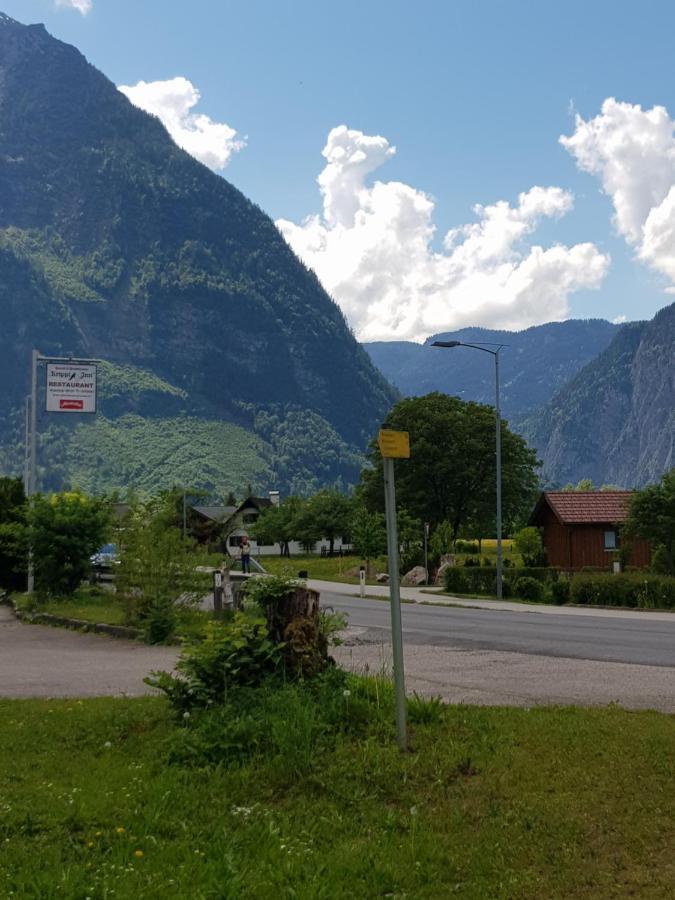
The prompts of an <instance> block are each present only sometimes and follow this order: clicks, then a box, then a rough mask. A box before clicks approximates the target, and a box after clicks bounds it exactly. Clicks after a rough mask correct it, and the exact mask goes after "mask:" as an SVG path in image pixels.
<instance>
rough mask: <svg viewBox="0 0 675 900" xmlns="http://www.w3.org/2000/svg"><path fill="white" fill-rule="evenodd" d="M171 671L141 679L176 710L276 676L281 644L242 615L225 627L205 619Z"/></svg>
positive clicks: (203, 704)
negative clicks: (202, 630) (200, 634)
mask: <svg viewBox="0 0 675 900" xmlns="http://www.w3.org/2000/svg"><path fill="white" fill-rule="evenodd" d="M176 669H177V671H178V674H177V675H170V674H168V673H167V672H153V673H151V675H150V677H149V678H146V679H145V680H146V683H147V684H149V685H150V686H151V687H155V688H158V689H159V690H160V691H163V692H164V693H165V694H166V695H167V697H168V698H169V702H170V703H171V705H172V706H173V707H174V709H176V710H180V711H189V710H190V709H192V708H193V707H199V706H201V707H206V706H211V705H213V704H222V703H223V701H224V699H225V697H226V694H227V691H228V689H229V688H230V687H237V686H245V687H255V686H258V685H261V684H263V682H265V681H267V680H269V679H271V678H274V677H275V676H277V675H280V673H281V670H282V646H281V645H280V644H275V643H273V642H272V641H271V640H270V639H269V637H268V636H267V631H266V629H265V627H264V625H261V624H258V623H256V624H251V623H249V622H246V621H245V619H244V617H243V615H242V614H237V615H236V616H235V617H234V620H233V621H232V622H231V623H229V624H227V625H225V624H222V623H220V622H209V623H208V625H207V627H206V637H205V639H204V640H203V641H202V642H201V643H194V644H191V645H189V646H188V647H186V648H185V649H184V650H183V652H182V654H181V657H180V659H179V660H178V663H177V664H176Z"/></svg>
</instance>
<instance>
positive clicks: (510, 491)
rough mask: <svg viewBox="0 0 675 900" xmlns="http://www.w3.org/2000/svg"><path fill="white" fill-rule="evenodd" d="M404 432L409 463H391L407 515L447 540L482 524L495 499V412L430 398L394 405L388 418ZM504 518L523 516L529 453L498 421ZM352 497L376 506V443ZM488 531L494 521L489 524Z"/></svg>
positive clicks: (531, 464)
mask: <svg viewBox="0 0 675 900" xmlns="http://www.w3.org/2000/svg"><path fill="white" fill-rule="evenodd" d="M387 422H388V423H389V424H390V425H391V427H392V428H397V429H401V430H404V431H408V432H409V433H410V446H411V457H410V459H406V460H401V461H400V462H397V463H396V494H397V497H398V500H399V502H400V504H401V506H404V507H405V508H406V509H408V511H409V512H410V514H411V515H413V516H415V517H417V518H419V519H421V520H423V521H427V522H431V523H434V524H437V523H439V522H443V521H447V522H449V523H450V526H451V529H452V539H453V540H454V539H455V538H456V537H457V535H458V533H459V530H460V528H462V527H464V526H468V525H469V524H470V523H471V522H472V521H475V520H481V521H483V520H484V519H485V516H486V513H485V511H486V509H488V508H490V509H492V506H493V505H494V498H495V450H494V433H495V423H494V411H493V409H492V408H491V407H489V406H484V405H483V404H480V403H473V402H470V403H465V402H463V401H462V400H459V399H458V398H457V397H449V396H447V395H445V394H440V393H432V394H427V395H426V396H424V397H410V398H407V399H404V400H400V401H399V402H398V403H397V404H396V405H395V406H394V407H393V408H392V409H391V411H390V413H389V415H388V416H387ZM501 442H502V507H503V515H504V519H505V520H508V519H511V518H515V517H516V516H517V515H518V514H522V512H523V510H527V511H529V508H530V507H531V505H532V503H533V500H534V497H535V495H536V491H537V476H536V474H535V469H536V467H537V465H538V463H537V458H536V454H535V452H534V450H531V449H530V448H529V447H528V446H527V444H526V443H525V441H524V440H523V439H522V438H521V437H520V436H519V435H517V434H514V433H513V432H511V431H510V430H509V428H508V426H507V423H506V422H504V421H502V427H501ZM369 460H370V464H371V465H370V467H369V468H367V469H365V470H364V471H363V472H362V474H361V479H362V481H361V486H360V490H359V495H360V496H361V498H362V499H363V500H364V501H365V503H366V505H367V506H368V508H369V509H372V510H378V509H379V510H381V509H382V508H383V499H384V497H383V478H382V461H381V459H380V454H379V451H378V449H377V444H376V442H375V441H373V443H372V444H371V446H370V450H369ZM491 521H492V524H493V528H494V519H492V520H491Z"/></svg>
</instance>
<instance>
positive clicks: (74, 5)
mask: <svg viewBox="0 0 675 900" xmlns="http://www.w3.org/2000/svg"><path fill="white" fill-rule="evenodd" d="M91 2H92V0H56V5H57V6H65V7H67V8H68V9H76V10H77V11H78V12H79V13H81V14H82V15H83V16H86V15H87V13H88V12H91Z"/></svg>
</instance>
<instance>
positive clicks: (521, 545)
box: [513, 525, 544, 567]
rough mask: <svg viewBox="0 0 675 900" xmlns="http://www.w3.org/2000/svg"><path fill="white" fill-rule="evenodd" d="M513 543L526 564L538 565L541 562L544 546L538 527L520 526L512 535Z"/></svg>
mask: <svg viewBox="0 0 675 900" xmlns="http://www.w3.org/2000/svg"><path fill="white" fill-rule="evenodd" d="M513 545H514V547H515V548H516V550H517V551H518V553H520V555H521V556H522V557H523V563H524V564H525V565H526V566H532V567H534V566H539V565H541V564H542V562H543V556H544V546H543V544H542V542H541V534H540V532H539V529H538V528H534V527H533V526H532V525H529V526H527V527H526V528H521V529H520V531H518V532H516V534H514V536H513Z"/></svg>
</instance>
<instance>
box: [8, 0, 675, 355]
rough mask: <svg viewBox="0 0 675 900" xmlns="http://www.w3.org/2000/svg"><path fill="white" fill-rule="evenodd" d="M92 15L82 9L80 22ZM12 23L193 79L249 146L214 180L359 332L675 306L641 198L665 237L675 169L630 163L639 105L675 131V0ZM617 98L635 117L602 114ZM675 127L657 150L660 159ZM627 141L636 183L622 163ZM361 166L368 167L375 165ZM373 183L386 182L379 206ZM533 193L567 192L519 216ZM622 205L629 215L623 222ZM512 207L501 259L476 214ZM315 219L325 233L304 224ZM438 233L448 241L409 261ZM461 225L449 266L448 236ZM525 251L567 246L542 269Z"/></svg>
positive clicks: (40, 12) (115, 72) (208, 104)
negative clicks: (660, 112)
mask: <svg viewBox="0 0 675 900" xmlns="http://www.w3.org/2000/svg"><path fill="white" fill-rule="evenodd" d="M89 3H90V5H91V9H90V10H89V11H88V12H87V13H86V15H82V14H80V13H79V12H78V11H77V10H75V9H72V8H69V7H70V6H72V5H75V6H77V5H78V4H79V5H84V6H87V5H89ZM0 9H1V10H3V11H4V12H6V13H7V14H9V15H10V16H13V17H14V18H17V19H19V20H20V21H23V22H44V23H45V25H46V27H47V29H48V30H49V31H50V32H51V33H52V34H53V35H55V36H56V37H58V38H60V39H62V40H64V41H67V42H68V43H72V44H75V45H76V46H77V47H78V48H79V49H80V50H81V51H82V52H83V53H84V54H85V56H86V57H87V58H88V59H89V61H90V62H92V63H93V64H94V65H96V66H97V67H98V68H99V69H101V70H102V71H103V72H104V73H105V74H106V75H107V76H108V77H109V78H111V79H112V80H113V81H114V82H115V83H116V84H121V85H128V86H134V85H136V84H137V83H138V82H139V81H141V80H143V81H146V82H155V81H166V80H169V79H173V78H175V77H177V76H180V77H182V78H184V79H186V80H187V81H189V82H190V83H191V85H192V86H194V88H196V89H197V90H198V91H199V92H200V94H201V98H200V100H199V103H198V105H196V106H195V107H194V108H193V109H192V110H191V111H192V112H199V113H203V114H205V115H207V116H209V117H210V119H211V120H213V122H216V123H227V125H229V126H230V128H231V129H233V130H235V131H236V132H237V137H238V138H241V139H245V144H246V145H245V147H243V148H242V149H239V150H238V151H236V152H232V154H231V156H230V158H229V161H228V164H227V166H226V168H224V169H223V170H222V174H223V175H224V176H225V177H226V178H228V179H229V180H230V181H232V182H233V183H234V184H235V185H236V186H237V187H239V188H240V189H241V190H242V191H243V192H244V193H245V194H247V195H248V196H249V197H251V198H252V199H253V200H255V201H256V202H257V203H259V204H260V205H261V206H262V207H263V209H265V210H266V211H267V212H268V213H269V214H270V215H271V216H272V217H273V218H274V219H275V220H284V222H282V223H280V227H282V231H283V232H284V234H285V235H286V237H287V239H288V240H289V242H290V243H291V245H292V246H293V247H294V248H295V249H296V251H297V252H298V253H300V254H301V255H303V258H305V259H306V261H308V262H309V263H310V264H311V265H313V266H314V267H315V268H316V270H317V273H318V274H319V277H320V278H321V279H322V281H323V282H324V284H325V285H326V287H327V288H328V289H329V290H330V291H331V293H332V294H333V296H335V297H336V299H337V300H338V302H340V305H341V306H342V307H343V309H344V310H345V313H346V314H347V316H348V318H349V320H350V322H351V323H352V324H353V326H354V328H355V330H356V331H357V333H358V334H359V335H360V336H361V337H363V338H365V339H371V338H372V339H374V338H385V339H390V338H394V337H401V338H404V337H405V338H415V339H420V338H422V337H424V336H425V335H426V334H428V333H430V332H431V331H434V330H441V329H442V328H444V327H454V326H460V325H466V324H485V325H490V324H495V325H502V326H506V327H523V326H526V325H529V324H533V323H536V322H538V321H547V320H548V319H552V318H563V317H565V316H567V315H571V316H579V317H590V316H603V317H607V318H610V319H614V318H615V317H618V316H625V317H626V318H627V319H629V320H630V319H636V318H646V317H651V316H652V315H653V314H654V312H655V311H656V310H657V309H659V308H660V307H662V306H664V305H666V304H667V303H669V302H671V301H672V296H670V295H669V294H668V293H665V292H664V289H665V288H666V287H668V286H671V285H672V284H673V283H674V281H673V279H674V278H675V261H673V263H672V265H671V256H672V254H675V249H674V250H673V251H672V253H671V252H670V251H669V249H668V246H667V245H668V241H669V233H666V235H665V237H664V236H663V231H662V229H661V230H660V231H658V234H657V235H656V237H655V236H654V234H653V231H654V229H653V228H652V230H651V231H650V230H649V228H647V230H646V231H644V230H643V226H645V222H646V220H647V214H648V212H649V209H651V207H649V208H643V207H644V204H641V201H640V199H639V197H640V196H642V195H643V194H644V195H645V196H647V195H648V196H650V197H652V206H653V207H657V208H658V209H657V211H656V213H655V214H654V216H653V217H652V219H653V220H655V221H657V225H659V223H661V224H662V223H663V220H664V218H665V219H666V220H667V222H670V217H671V214H670V207H669V205H668V204H666V205H665V206H663V207H661V206H660V204H661V203H662V202H664V203H665V198H666V196H667V194H668V191H667V189H668V187H669V182H668V179H669V178H670V177H671V175H670V168H668V167H669V166H670V165H671V163H670V161H668V162H667V163H664V165H665V166H666V169H667V170H668V171H667V172H662V174H661V177H660V180H659V183H658V185H657V186H656V187H655V185H654V184H653V183H652V182H650V177H653V176H650V173H649V172H648V171H646V169H645V171H642V170H641V169H640V165H641V164H642V163H641V159H640V153H639V152H638V151H637V150H636V147H639V146H640V145H641V140H642V138H641V134H642V131H641V129H642V128H643V126H644V128H646V129H647V131H649V122H647V120H646V119H644V112H645V111H647V110H649V109H651V108H652V107H653V106H655V105H662V106H664V107H665V108H666V109H667V110H668V113H669V114H670V115H671V116H675V96H674V94H675V79H674V78H673V68H674V67H673V52H672V47H673V37H672V36H673V34H674V33H675V6H673V5H672V4H670V3H667V2H651V3H650V2H643V3H641V4H639V5H638V4H636V3H627V2H620V0H619V2H605V0H596V2H593V3H588V0H586V2H585V3H581V2H577V0H567V2H565V3H564V4H547V3H542V2H541V0H539V2H532V0H520V2H515V0H512V2H499V0H490V2H475V0H474V2H451V0H445V2H442V0H436V2H429V0H416V2H415V3H412V2H401V0H387V2H380V0H360V2H353V0H342V2H341V3H340V4H334V3H333V4H329V3H325V2H321V0H313V2H310V0H289V2H279V0H276V2H273V0H247V2H239V0H237V2H225V0H219V2H216V0H212V2H209V0H192V2H190V3H189V4H183V3H178V2H174V0H142V2H140V0H133V2H132V0H61V6H60V7H57V2H56V0H0ZM611 97H614V98H616V100H617V101H619V103H620V104H624V106H619V107H616V108H611V109H608V110H607V111H606V112H604V113H602V114H601V109H602V105H603V102H604V101H605V100H606V99H607V98H611ZM638 104H639V105H641V107H642V110H641V111H637V105H638ZM629 106H630V108H629ZM575 113H578V114H579V115H580V116H581V117H582V120H583V121H584V122H585V123H590V122H591V120H596V126H597V127H596V128H595V130H594V133H593V134H590V133H589V131H588V129H587V130H586V132H585V133H581V132H580V131H578V132H577V136H578V144H577V145H576V149H570V148H569V147H568V148H567V149H566V148H565V147H563V146H561V144H560V143H559V142H558V138H559V136H560V135H568V136H571V135H572V134H574V133H575V129H577V126H576V125H575V120H574V114H575ZM342 124H344V125H346V126H348V129H349V132H347V133H345V134H336V135H334V136H333V138H332V148H333V152H334V153H336V154H337V155H334V156H333V157H332V159H333V163H334V165H333V168H332V169H331V171H329V172H327V174H326V176H325V179H324V185H323V187H324V195H323V201H324V206H323V208H322V196H321V195H320V193H319V188H318V186H317V183H316V178H317V176H318V174H319V173H320V172H321V171H322V169H324V166H326V160H325V159H324V158H323V157H322V155H321V151H322V149H323V148H324V145H325V144H326V141H327V137H328V135H329V132H331V130H332V129H334V128H335V127H336V126H339V125H342ZM589 127H590V126H589ZM668 127H669V120H666V122H665V123H664V122H661V124H660V126H659V130H658V135H657V136H656V137H654V142H655V146H654V149H653V152H654V153H655V154H659V153H661V154H662V156H663V158H664V159H665V160H670V155H669V149H670V148H669V145H668V134H667V132H668ZM671 131H672V129H671ZM359 135H360V136H359ZM617 135H618V136H619V141H620V143H621V146H622V147H623V148H624V151H625V154H627V157H628V159H629V167H631V166H632V168H631V171H630V173H629V176H626V177H629V183H628V184H625V183H623V182H622V181H621V178H622V177H623V175H622V173H621V172H618V168H620V165H619V160H618V159H617V158H613V157H612V153H613V152H615V151H614V150H613V149H612V148H613V147H615V146H616V138H617ZM366 136H382V137H383V138H386V141H387V142H388V144H383V143H380V144H374V143H372V142H371V143H368V142H367V141H366V139H365V138H366ZM392 145H395V147H396V153H395V154H394V155H392V154H391V153H390V152H389V151H390V147H391V146H392ZM656 145H658V146H656ZM355 153H356V154H362V153H365V156H366V157H368V159H367V161H366V162H365V163H364V164H363V166H364V168H363V170H359V165H360V164H359V163H358V161H357V162H356V163H354V160H355V159H356V157H355V156H354V154H355ZM345 154H346V156H345ZM350 154H351V156H350ZM371 154H372V156H371ZM347 156H349V157H350V160H351V161H350V163H349V165H350V166H351V168H350V169H349V171H347V170H346V169H345V167H344V165H343V162H342V161H343V160H344V159H346V158H347ZM673 156H674V157H675V149H673ZM360 158H361V157H360V156H359V159H360ZM376 158H377V159H379V160H380V162H381V164H378V165H377V166H376V167H375V165H374V163H373V164H372V165H371V160H375V159H376ZM385 158H386V161H382V160H383V159H385ZM622 158H623V159H624V161H625V159H626V156H625V155H624V156H623V157H622ZM659 159H660V157H659ZM329 162H330V160H329ZM648 162H649V161H648V160H647V161H646V162H645V163H644V165H645V167H646V166H647V163H648ZM659 165H660V163H659V164H658V165H656V168H659ZM336 166H337V169H336ZM212 167H214V168H215V167H216V166H215V165H212ZM584 168H586V169H591V170H593V171H584V170H583V169H584ZM338 169H339V171H338ZM651 169H652V170H653V169H654V164H653V163H652V164H651ZM345 179H346V182H345ZM350 179H351V180H350ZM354 179H355V181H354ZM377 180H381V182H383V183H384V184H385V185H390V186H389V188H388V189H387V190H384V189H383V190H382V191H380V192H379V193H378V194H375V193H372V186H373V184H374V182H375V181H377ZM672 180H673V183H675V173H673V179H672ZM391 183H397V184H400V185H402V186H406V187H407V188H408V190H403V188H402V187H401V188H396V187H392V186H391ZM534 186H542V187H546V188H556V189H560V190H559V191H558V193H549V194H547V195H545V196H541V197H540V196H538V195H536V196H535V195H528V196H530V199H529V200H528V201H526V202H525V203H524V204H521V205H520V208H519V201H518V195H519V194H521V193H526V192H528V191H530V190H531V189H532V188H533V187H534ZM349 191H353V193H354V196H351V195H350V194H349ZM641 191H642V192H643V194H640V192H641ZM626 194H630V196H631V198H632V199H631V200H630V201H629V208H627V209H619V207H620V206H621V203H622V202H624V199H625V195H626ZM357 195H358V201H357V200H355V199H354V197H356V196H357ZM425 195H426V196H427V197H428V198H430V199H431V200H432V202H433V206H432V207H429V208H424V200H423V198H424V196H425ZM674 196H675V194H674ZM654 198H656V199H654ZM498 201H506V202H507V203H508V204H510V206H511V207H512V208H513V209H514V210H516V209H517V208H519V211H517V212H516V213H514V214H513V216H511V215H510V214H508V215H507V219H508V222H507V227H508V228H511V229H512V233H511V237H510V238H509V240H507V241H506V242H505V246H504V247H501V248H500V249H499V250H498V251H497V250H495V249H494V247H493V245H492V243H490V247H489V248H488V249H486V246H487V245H486V242H487V241H490V242H493V241H494V240H495V237H494V234H493V235H492V237H489V236H487V231H490V232H491V233H492V232H494V231H495V229H496V230H497V231H499V229H500V228H501V225H500V221H501V216H502V215H503V214H504V211H503V209H502V210H501V212H499V211H496V212H495V213H494V214H488V215H487V217H486V216H482V217H481V216H480V215H478V216H477V215H476V214H475V213H474V211H473V208H474V205H475V204H482V205H484V206H488V207H491V206H492V205H494V204H496V203H497V202H498ZM617 204H618V205H619V207H617ZM631 204H632V205H631ZM615 208H616V211H617V213H618V214H619V220H620V221H619V224H618V225H617V224H616V223H615V224H613V223H612V217H613V214H614V212H615ZM308 215H316V216H317V219H316V220H314V222H312V223H309V224H308V225H303V220H304V219H305V217H306V216H308ZM640 216H642V218H641V219H640ZM355 217H356V219H355ZM388 217H389V218H388ZM672 218H674V219H675V216H672ZM481 221H482V222H483V225H484V226H486V228H485V229H483V231H481V232H480V233H478V232H476V231H475V228H477V227H479V226H480V222H481ZM650 221H651V220H650ZM354 222H356V224H354ZM284 223H285V224H284ZM359 223H360V224H359ZM490 223H492V224H490ZM430 224H433V225H434V226H435V228H436V231H435V235H434V237H433V238H430V237H429V235H428V234H427V238H426V240H427V244H426V246H425V247H421V248H420V247H419V246H418V248H417V251H410V252H411V255H410V256H409V249H408V248H409V247H412V246H413V245H415V242H416V241H417V242H418V244H419V241H420V240H421V239H420V235H421V234H422V232H423V231H424V229H425V228H428V226H429V225H430ZM463 226H466V228H468V229H469V230H468V231H467V230H466V229H465V230H463V231H460V232H459V235H458V237H456V239H455V245H454V246H456V244H457V242H459V244H462V245H463V248H461V252H460V253H455V254H454V255H453V251H452V249H448V248H447V247H446V248H445V249H444V248H443V242H442V239H443V236H444V235H445V233H446V232H447V231H448V230H449V229H453V228H459V229H462V227H463ZM472 226H473V227H474V230H473V231H471V230H470V229H471V227H472ZM636 229H637V230H636ZM484 232H485V233H484ZM499 234H500V235H501V234H502V232H501V231H499ZM673 234H675V225H674V231H673ZM659 235H660V238H659ZM500 241H501V237H499V238H498V239H497V243H499V242H500ZM533 246H542V247H543V248H544V250H545V251H548V250H550V248H555V247H558V246H562V247H564V248H567V252H565V253H562V252H560V253H557V255H556V253H548V254H545V255H544V258H543V259H540V258H537V257H536V256H535V255H533V254H532V253H531V248H532V247H533ZM576 246H579V247H581V248H583V249H579V250H574V251H572V249H571V248H573V247H576ZM589 246H592V248H593V249H592V250H590V249H589ZM664 248H665V249H664ZM415 254H416V255H415ZM500 254H501V255H500ZM638 256H639V257H641V259H642V261H639V260H638V259H637V257H638ZM488 257H489V259H487V258H488ZM609 257H611V260H610V259H609ZM486 259H487V262H486ZM477 260H478V262H477ZM487 294H490V298H488V297H487ZM479 295H480V296H479ZM407 297H409V298H410V299H409V301H408V300H407V299H406V298H407ZM481 298H482V299H481ZM406 304H408V305H406Z"/></svg>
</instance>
